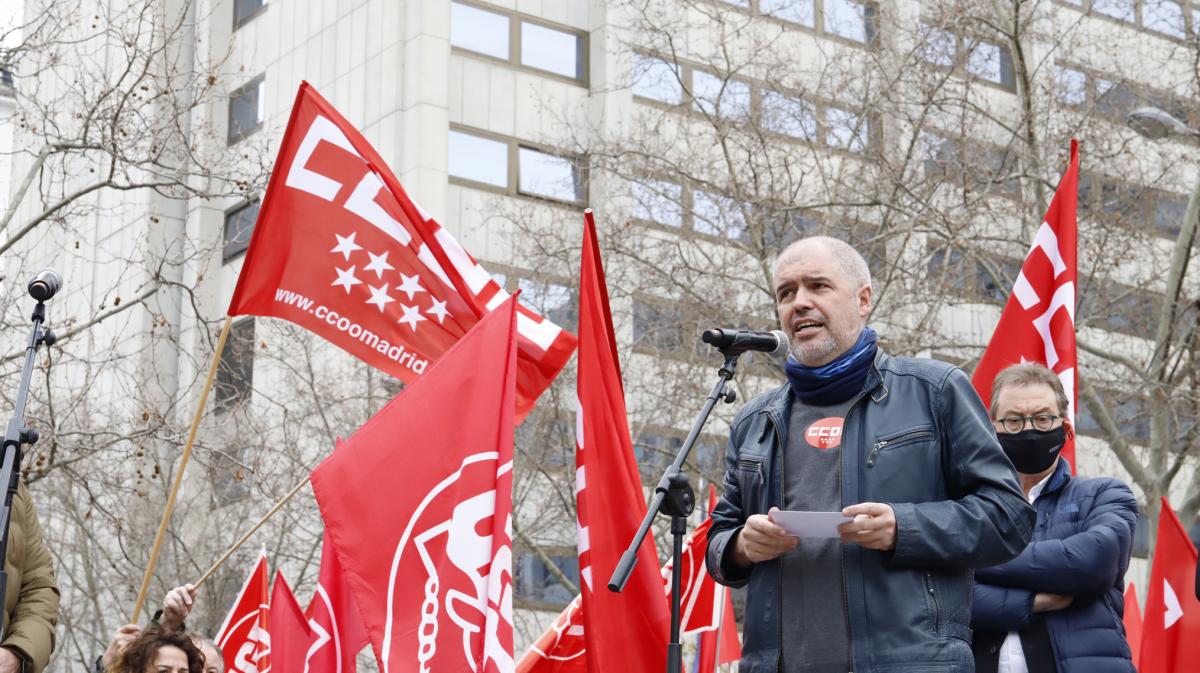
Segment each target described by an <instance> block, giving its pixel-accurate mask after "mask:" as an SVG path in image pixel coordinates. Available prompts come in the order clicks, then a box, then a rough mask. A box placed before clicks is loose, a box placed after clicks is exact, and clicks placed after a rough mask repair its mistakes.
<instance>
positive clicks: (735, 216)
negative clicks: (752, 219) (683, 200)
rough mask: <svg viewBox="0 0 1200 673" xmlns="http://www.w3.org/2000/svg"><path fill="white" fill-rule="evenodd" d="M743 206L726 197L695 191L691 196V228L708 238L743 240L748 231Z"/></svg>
mask: <svg viewBox="0 0 1200 673" xmlns="http://www.w3.org/2000/svg"><path fill="white" fill-rule="evenodd" d="M743 206H744V204H742V203H739V202H738V201H736V200H734V199H731V198H729V197H727V196H721V195H718V194H710V193H708V192H704V191H701V190H698V189H697V190H696V191H695V192H694V194H693V196H692V214H693V219H692V228H693V229H695V230H696V231H698V232H700V233H701V234H707V235H709V236H716V237H719V238H724V239H728V240H734V241H738V240H745V239H746V238H747V236H748V231H747V227H746V216H745V213H744V212H743V210H742V207H743Z"/></svg>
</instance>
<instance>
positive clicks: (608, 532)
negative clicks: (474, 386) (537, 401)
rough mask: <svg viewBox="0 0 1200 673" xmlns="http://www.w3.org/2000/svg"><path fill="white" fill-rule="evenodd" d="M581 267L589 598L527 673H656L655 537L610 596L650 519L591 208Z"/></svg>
mask: <svg viewBox="0 0 1200 673" xmlns="http://www.w3.org/2000/svg"><path fill="white" fill-rule="evenodd" d="M581 265H582V268H581V269H580V280H579V364H578V368H579V373H578V387H577V414H578V416H577V419H576V423H575V428H576V438H575V442H576V452H575V494H576V495H575V498H576V512H577V516H578V518H579V521H578V534H577V538H578V539H577V542H578V551H579V576H580V579H581V586H580V594H581V598H580V600H579V605H578V607H568V608H567V610H566V611H564V613H563V614H562V615H560V616H559V618H558V619H557V620H556V621H555V623H554V625H553V626H551V628H550V630H549V631H547V632H546V633H545V634H544V635H543V636H542V637H541V638H540V639H539V640H538V643H537V644H535V646H534V648H533V649H531V650H530V651H529V652H528V653H526V655H525V657H523V658H522V660H521V664H520V666H519V668H518V670H520V671H522V672H526V671H534V670H536V671H538V672H539V673H541V672H543V671H560V670H568V668H567V667H568V663H567V662H569V666H570V667H571V670H584V667H583V661H584V659H586V662H587V666H586V670H589V671H593V672H595V671H618V670H631V671H650V670H656V669H659V668H662V666H663V662H664V661H665V660H666V651H667V650H666V646H667V630H668V627H669V625H670V615H669V613H668V610H667V605H666V602H665V601H664V600H663V584H662V579H661V577H660V575H659V573H658V558H657V554H656V553H655V550H654V540H653V539H652V538H651V537H647V538H646V540H645V541H644V543H643V544H642V546H641V548H640V549H639V550H638V563H637V565H636V566H635V567H634V571H633V574H632V575H631V576H630V578H629V582H628V583H627V584H626V585H625V589H624V591H622V592H621V593H619V594H618V593H613V592H611V591H608V589H606V588H604V586H605V585H607V584H608V580H609V578H610V577H611V576H612V572H613V570H614V569H615V568H616V566H617V562H618V561H619V560H620V558H621V554H623V553H624V551H625V549H626V547H627V546H628V545H629V542H630V541H631V540H632V539H633V536H634V534H635V533H636V532H637V529H638V526H639V525H640V524H641V522H642V518H643V517H644V516H645V513H646V501H645V495H644V493H643V492H642V480H641V477H640V476H639V474H638V468H637V458H636V457H635V456H634V453H633V443H632V442H631V441H630V435H629V425H628V422H627V420H626V417H625V391H624V389H623V387H622V384H621V369H620V362H619V360H618V358H617V341H616V338H615V337H614V335H613V326H612V315H611V312H610V311H609V307H608V289H607V287H606V285H605V282H604V265H603V263H602V261H601V259H600V248H599V245H598V243H597V239H596V225H595V222H594V220H593V219H592V213H591V211H590V210H589V211H586V212H585V213H584V238H583V258H582V262H581ZM597 583H599V585H600V587H601V588H600V589H597V588H596V585H597ZM572 605H573V606H574V605H575V604H572ZM580 632H582V637H579V634H580ZM572 634H574V635H572ZM581 653H582V656H581Z"/></svg>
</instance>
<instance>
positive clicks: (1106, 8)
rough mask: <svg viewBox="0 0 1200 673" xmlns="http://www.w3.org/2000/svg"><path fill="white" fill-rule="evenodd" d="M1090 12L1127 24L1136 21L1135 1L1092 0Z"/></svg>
mask: <svg viewBox="0 0 1200 673" xmlns="http://www.w3.org/2000/svg"><path fill="white" fill-rule="evenodd" d="M1092 11H1093V12H1097V13H1099V14H1103V15H1105V16H1109V17H1112V18H1114V19H1119V20H1121V21H1127V22H1129V23H1134V22H1136V21H1137V2H1136V0H1092Z"/></svg>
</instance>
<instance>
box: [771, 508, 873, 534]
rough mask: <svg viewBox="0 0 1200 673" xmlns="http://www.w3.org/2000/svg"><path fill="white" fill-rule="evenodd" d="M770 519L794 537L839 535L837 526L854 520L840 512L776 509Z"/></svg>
mask: <svg viewBox="0 0 1200 673" xmlns="http://www.w3.org/2000/svg"><path fill="white" fill-rule="evenodd" d="M771 520H772V521H774V522H775V524H776V525H778V526H779V527H780V528H782V529H784V530H786V531H787V532H788V534H789V535H795V536H796V537H840V535H839V534H838V529H837V527H838V526H840V525H842V524H844V523H849V522H851V521H854V517H852V516H842V513H841V512H791V511H784V510H776V511H774V512H772V513H771Z"/></svg>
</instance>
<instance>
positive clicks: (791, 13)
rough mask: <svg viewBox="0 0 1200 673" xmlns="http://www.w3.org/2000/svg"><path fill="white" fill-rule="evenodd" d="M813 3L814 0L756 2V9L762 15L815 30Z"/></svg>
mask: <svg viewBox="0 0 1200 673" xmlns="http://www.w3.org/2000/svg"><path fill="white" fill-rule="evenodd" d="M813 3H814V0H758V9H759V11H760V12H762V13H763V14H766V15H768V16H773V17H775V18H776V19H780V20H781V21H787V22H788V23H795V24H799V25H801V26H806V27H808V28H815V27H816V25H817V24H816V12H815V11H814V9H815V8H814V7H813Z"/></svg>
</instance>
